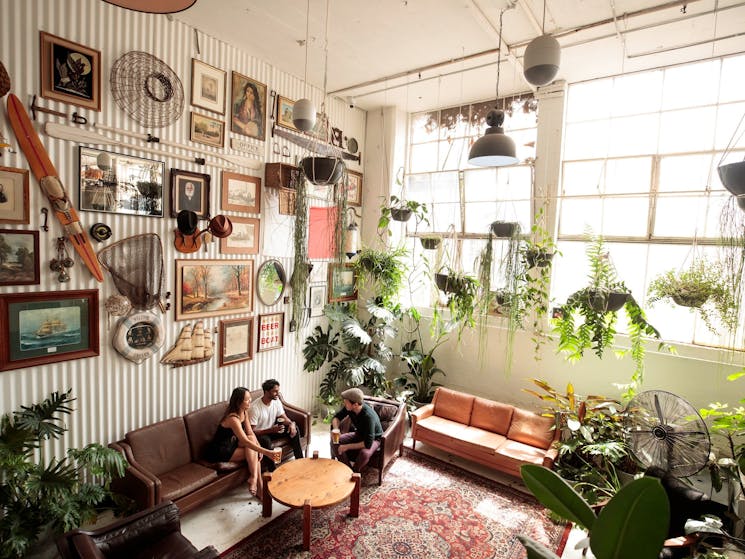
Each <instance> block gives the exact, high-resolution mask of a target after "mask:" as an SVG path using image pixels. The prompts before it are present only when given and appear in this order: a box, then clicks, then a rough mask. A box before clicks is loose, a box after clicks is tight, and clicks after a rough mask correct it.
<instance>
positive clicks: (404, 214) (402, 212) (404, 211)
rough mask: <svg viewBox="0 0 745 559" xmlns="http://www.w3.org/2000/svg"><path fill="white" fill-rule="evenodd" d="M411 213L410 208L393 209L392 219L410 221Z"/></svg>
mask: <svg viewBox="0 0 745 559" xmlns="http://www.w3.org/2000/svg"><path fill="white" fill-rule="evenodd" d="M411 213H412V212H411V210H410V209H409V208H391V218H392V219H393V221H409V219H410V218H411Z"/></svg>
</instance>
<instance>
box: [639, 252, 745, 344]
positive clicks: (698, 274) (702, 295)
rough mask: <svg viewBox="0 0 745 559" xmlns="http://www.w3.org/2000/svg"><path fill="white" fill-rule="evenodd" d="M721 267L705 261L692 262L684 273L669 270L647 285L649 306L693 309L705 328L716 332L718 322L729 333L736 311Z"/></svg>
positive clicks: (733, 325) (733, 324)
mask: <svg viewBox="0 0 745 559" xmlns="http://www.w3.org/2000/svg"><path fill="white" fill-rule="evenodd" d="M723 277H724V274H723V273H722V269H721V266H720V265H719V264H717V263H714V262H709V261H708V260H706V259H704V258H700V259H697V260H695V261H694V262H693V263H692V264H691V265H690V266H689V267H688V268H687V269H685V270H683V271H676V270H668V271H666V272H664V273H662V274H660V275H659V276H657V277H656V278H655V279H653V280H652V282H651V283H650V284H649V303H650V304H652V305H653V304H655V303H657V302H659V301H665V300H667V301H668V302H673V303H675V304H676V305H680V306H683V307H689V308H691V310H695V311H696V312H697V313H698V315H699V316H700V317H701V319H702V320H703V321H704V324H706V327H707V328H708V329H709V330H710V331H711V332H713V333H714V334H716V333H717V330H716V328H715V327H714V325H713V322H712V321H713V320H714V319H718V320H719V321H720V322H721V323H722V324H723V325H724V326H725V328H727V330H728V331H729V332H734V331H735V330H736V329H737V325H738V320H737V319H738V312H737V311H738V309H737V304H736V302H735V300H734V297H733V294H732V292H731V291H730V290H729V289H728V288H727V287H726V285H725V283H724V281H723Z"/></svg>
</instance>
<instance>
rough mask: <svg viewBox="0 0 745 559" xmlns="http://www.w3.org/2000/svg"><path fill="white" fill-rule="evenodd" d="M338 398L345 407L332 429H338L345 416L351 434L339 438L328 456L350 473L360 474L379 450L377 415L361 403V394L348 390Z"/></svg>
mask: <svg viewBox="0 0 745 559" xmlns="http://www.w3.org/2000/svg"><path fill="white" fill-rule="evenodd" d="M341 397H342V398H344V407H343V408H342V409H340V410H339V411H338V412H336V415H335V416H334V418H333V419H332V420H331V428H332V429H338V428H339V424H340V423H341V421H342V419H344V418H345V417H347V416H348V417H349V419H350V421H351V422H352V426H353V430H352V431H350V432H349V433H344V434H342V435H341V437H340V438H339V444H332V445H331V455H332V456H333V457H334V458H336V459H337V460H339V461H341V462H343V463H344V464H346V465H347V466H350V467H351V468H352V470H353V471H355V472H361V471H362V469H363V468H364V467H365V466H367V463H368V462H369V461H370V457H372V455H373V454H375V451H376V450H378V447H379V446H380V437H382V436H383V426H382V425H381V424H380V418H379V417H378V414H377V413H375V411H374V410H373V409H372V408H371V407H370V406H369V405H367V404H366V403H365V402H364V398H363V394H362V390H360V389H359V388H349V389H348V390H345V391H344V392H342V393H341ZM352 464H354V466H352Z"/></svg>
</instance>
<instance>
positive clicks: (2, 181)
mask: <svg viewBox="0 0 745 559" xmlns="http://www.w3.org/2000/svg"><path fill="white" fill-rule="evenodd" d="M28 174H29V172H28V169H16V168H15V167H0V223H23V224H26V223H28V222H29V209H28V208H29V204H28Z"/></svg>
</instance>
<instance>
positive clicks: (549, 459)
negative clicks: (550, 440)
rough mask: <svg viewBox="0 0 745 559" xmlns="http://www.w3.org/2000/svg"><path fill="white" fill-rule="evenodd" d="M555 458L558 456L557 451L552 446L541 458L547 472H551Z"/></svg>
mask: <svg viewBox="0 0 745 559" xmlns="http://www.w3.org/2000/svg"><path fill="white" fill-rule="evenodd" d="M557 456H559V449H558V448H556V447H555V446H552V447H551V448H549V449H548V450H547V451H546V454H545V455H544V457H543V465H544V466H545V467H546V468H548V469H549V470H553V468H554V461H556V457H557Z"/></svg>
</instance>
